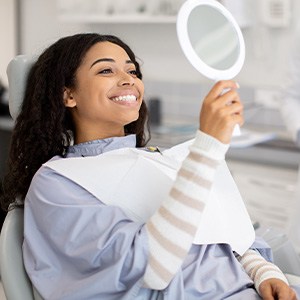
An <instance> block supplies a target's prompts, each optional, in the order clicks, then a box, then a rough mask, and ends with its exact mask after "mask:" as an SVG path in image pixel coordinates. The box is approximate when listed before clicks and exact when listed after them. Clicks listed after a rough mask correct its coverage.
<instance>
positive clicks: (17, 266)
mask: <svg viewBox="0 0 300 300" xmlns="http://www.w3.org/2000/svg"><path fill="white" fill-rule="evenodd" d="M33 62H34V59H33V58H31V57H27V56H18V57H16V58H15V59H13V60H12V61H11V62H10V64H9V65H8V68H7V76H8V81H9V110H10V114H11V116H12V118H13V119H14V120H15V119H16V117H17V115H18V112H19V109H20V106H21V103H22V98H23V95H24V90H25V86H26V80H27V75H28V71H29V70H30V67H31V65H32V64H33ZM23 232H24V210H23V208H14V209H12V210H10V211H9V212H8V213H7V215H6V218H5V220H4V223H3V225H2V230H1V235H0V274H1V282H2V285H3V289H4V293H5V296H6V299H7V300H42V297H41V296H40V295H39V293H38V292H37V291H36V290H35V288H34V287H33V286H32V284H31V282H30V280H29V278H28V276H27V274H26V271H25V268H24V264H23V254H22V244H23Z"/></svg>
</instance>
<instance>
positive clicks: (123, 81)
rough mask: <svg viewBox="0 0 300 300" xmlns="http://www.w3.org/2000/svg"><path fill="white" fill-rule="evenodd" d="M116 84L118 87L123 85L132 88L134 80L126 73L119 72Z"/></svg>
mask: <svg viewBox="0 0 300 300" xmlns="http://www.w3.org/2000/svg"><path fill="white" fill-rule="evenodd" d="M118 84H119V86H124V85H130V86H132V85H134V78H133V77H132V76H131V75H130V74H128V73H127V72H121V74H120V79H119V82H118Z"/></svg>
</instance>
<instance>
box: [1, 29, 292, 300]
mask: <svg viewBox="0 0 300 300" xmlns="http://www.w3.org/2000/svg"><path fill="white" fill-rule="evenodd" d="M141 79H142V74H141V71H140V67H139V64H138V62H137V61H136V58H135V55H134V53H133V52H132V51H131V50H130V48H129V47H128V46H127V45H126V44H125V43H124V42H122V41H121V40H120V39H118V38H117V37H114V36H110V35H99V34H92V33H90V34H77V35H74V36H69V37H65V38H62V39H60V40H58V41H57V42H56V43H54V44H53V45H52V46H50V47H49V48H48V49H46V50H45V51H44V52H43V53H42V55H41V56H40V57H39V58H38V60H37V62H36V63H34V65H33V67H32V69H31V70H30V73H29V77H28V81H27V86H26V92H25V96H24V100H23V104H22V108H21V112H20V114H19V116H18V118H17V120H16V125H15V128H14V132H13V137H12V144H11V145H12V146H11V150H10V161H9V171H8V174H7V175H6V177H5V179H4V184H3V187H4V195H3V197H2V198H1V201H2V206H3V208H5V209H8V206H9V205H11V206H10V208H13V207H14V206H19V205H24V207H25V209H24V212H25V217H24V243H23V257H24V263H25V268H26V271H27V273H28V275H29V278H30V280H31V281H32V283H33V285H34V287H35V288H36V289H37V290H38V292H39V293H40V294H41V296H42V298H43V299H65V300H66V299H70V300H75V299H78V300H82V299H103V300H113V299H114V300H117V299H118V300H119V299H143V300H153V299H161V300H174V299H178V300H184V299H189V300H193V299H210V300H211V299H232V300H234V299H257V300H258V299H261V298H260V296H259V294H261V295H262V296H263V298H264V299H277V296H278V295H281V296H283V298H282V299H295V293H294V292H293V290H292V289H291V288H290V287H289V286H288V284H287V280H286V278H285V277H284V275H283V273H282V272H281V271H280V270H279V269H278V268H277V267H276V266H275V265H273V264H272V263H271V262H269V261H268V260H269V259H270V251H269V249H268V246H267V245H266V244H265V243H264V242H263V241H261V240H260V239H255V237H254V230H253V227H252V224H251V221H250V219H249V216H248V215H247V212H246V210H245V208H244V206H243V202H242V201H240V202H238V203H235V202H234V201H231V200H232V199H228V197H226V193H223V194H222V193H221V191H222V186H223V187H224V186H226V184H224V183H223V182H221V183H222V184H218V182H220V181H218V180H216V179H215V177H216V178H217V177H218V176H215V175H216V174H220V172H224V171H225V174H227V177H229V175H228V174H229V171H228V169H226V168H227V167H226V163H225V161H224V158H225V154H226V151H227V149H228V144H229V142H230V139H231V136H232V132H233V129H234V127H235V126H236V124H242V123H243V114H242V112H243V107H242V104H241V102H240V98H239V95H238V93H237V84H236V83H235V82H233V81H221V82H218V83H217V84H215V85H214V86H213V87H212V89H211V91H210V92H209V93H208V95H207V96H206V97H205V99H204V101H203V107H202V109H201V112H200V113H199V130H197V132H196V133H195V139H194V140H193V141H190V142H188V143H187V144H184V145H181V146H178V147H175V148H174V149H170V150H168V151H164V152H159V151H156V150H155V149H154V151H153V148H151V147H148V148H145V147H144V146H145V145H146V142H147V141H146V132H145V128H146V121H147V108H146V105H145V102H144V100H143V97H144V85H143V83H142V80H141ZM224 89H227V90H228V92H226V93H222V91H223V90H224ZM228 103H231V105H228ZM151 150H152V151H151ZM224 168H225V169H224ZM222 170H223V171H222ZM226 170H227V171H226ZM226 172H227V173H226ZM232 184H234V183H232ZM226 187H227V186H226ZM216 189H217V191H218V192H219V194H215V196H213V197H211V194H214V191H215V190H216ZM229 194H230V193H229ZM216 195H221V196H220V197H218V198H219V199H217V200H216V197H217V196H216ZM224 195H225V197H224ZM15 199H18V200H17V201H15ZM216 201H219V202H216ZM216 203H217V205H216ZM232 203H235V204H232ZM220 207H221V208H222V207H226V208H228V209H227V210H226V209H224V210H221V211H220ZM229 208H232V209H229ZM231 210H232V211H233V213H229V212H228V211H231ZM143 216H144V217H143ZM145 216H146V217H145ZM235 216H237V218H236V217H235ZM240 216H244V217H243V218H238V217H240ZM205 220H206V221H205ZM216 220H217V221H216ZM220 220H227V221H228V224H227V223H224V224H227V225H228V226H225V227H224V226H222V225H223V223H222V222H220ZM219 223H220V224H219ZM232 224H233V225H234V226H229V225H232ZM222 227H224V228H225V229H226V228H230V231H229V233H227V234H226V235H225V236H226V237H225V238H223V237H222V235H220V234H218V233H219V231H222V230H225V229H224V228H222ZM208 232H209V233H212V236H211V239H209V238H205V237H203V236H205V234H207V233H208ZM195 237H198V238H197V239H195ZM225 275H226V276H225ZM272 295H274V297H273V296H272ZM272 297H273V298H272Z"/></svg>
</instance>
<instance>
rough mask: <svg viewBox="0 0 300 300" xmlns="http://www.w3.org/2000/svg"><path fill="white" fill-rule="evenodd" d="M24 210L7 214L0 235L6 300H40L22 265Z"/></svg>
mask: <svg viewBox="0 0 300 300" xmlns="http://www.w3.org/2000/svg"><path fill="white" fill-rule="evenodd" d="M23 227H24V210H23V209H22V208H15V209H13V210H10V211H9V212H8V213H7V216H6V218H5V220H4V223H3V226H2V230H1V235H0V273H1V281H2V285H3V289H4V293H5V296H6V299H7V300H38V299H42V298H41V297H40V296H39V295H38V293H37V292H36V291H35V290H34V289H33V287H32V284H31V282H30V280H29V278H28V276H27V274H26V271H25V269H24V264H23V254H22V243H23V232H24V230H23Z"/></svg>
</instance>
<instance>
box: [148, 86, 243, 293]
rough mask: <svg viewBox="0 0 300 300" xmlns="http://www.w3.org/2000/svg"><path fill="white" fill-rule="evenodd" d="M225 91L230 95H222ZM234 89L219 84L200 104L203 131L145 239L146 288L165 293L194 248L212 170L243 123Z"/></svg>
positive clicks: (151, 221)
mask: <svg viewBox="0 0 300 300" xmlns="http://www.w3.org/2000/svg"><path fill="white" fill-rule="evenodd" d="M226 88H227V89H230V90H229V91H228V92H227V93H225V94H223V93H222V92H223V90H224V89H226ZM236 88H237V85H236V83H234V82H233V81H221V82H218V83H217V84H216V85H215V86H214V87H213V88H212V89H211V91H210V92H209V93H208V95H207V97H206V98H205V99H204V102H203V105H202V109H201V113H200V122H199V124H200V125H199V127H200V130H201V131H198V133H197V136H196V139H195V142H194V144H193V145H192V146H191V147H190V154H189V155H188V156H187V158H186V159H185V160H184V162H183V164H182V166H181V169H180V170H179V172H178V174H177V178H176V181H175V183H174V186H173V188H172V189H171V191H170V193H169V197H168V198H167V199H166V200H165V201H163V204H162V206H161V207H160V208H159V209H158V211H157V212H156V213H155V214H154V215H153V216H152V217H151V218H150V220H149V222H147V224H146V229H147V232H148V235H149V261H148V264H147V268H146V272H145V276H144V282H145V286H146V287H149V288H152V289H158V290H160V289H164V288H166V287H167V285H168V284H169V282H170V281H171V280H172V278H173V277H174V275H175V274H176V272H177V271H178V269H179V268H180V266H181V264H182V262H183V260H184V258H185V256H186V254H187V252H188V251H189V249H190V247H191V245H192V241H193V239H194V236H195V233H196V231H197V226H198V224H199V222H200V220H201V216H202V213H203V210H204V208H205V206H206V204H207V201H208V198H209V197H208V196H209V193H210V190H211V186H212V182H213V179H214V175H215V171H216V168H217V166H218V164H219V163H220V161H221V160H223V159H224V157H225V153H226V151H227V149H228V144H229V142H230V139H231V136H232V132H233V129H234V126H235V125H236V124H240V125H241V124H242V123H243V117H242V105H241V103H240V99H239V96H238V94H237V92H236ZM203 230H205V228H203Z"/></svg>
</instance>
